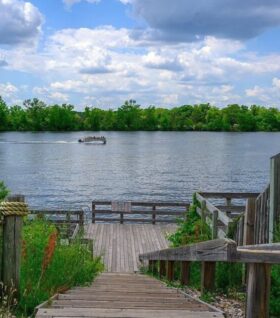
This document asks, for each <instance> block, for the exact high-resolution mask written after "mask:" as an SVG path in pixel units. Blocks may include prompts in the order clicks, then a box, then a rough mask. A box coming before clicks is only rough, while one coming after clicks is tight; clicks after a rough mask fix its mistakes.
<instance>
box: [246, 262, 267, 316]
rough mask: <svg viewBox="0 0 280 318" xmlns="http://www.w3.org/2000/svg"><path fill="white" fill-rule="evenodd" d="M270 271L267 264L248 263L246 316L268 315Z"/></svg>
mask: <svg viewBox="0 0 280 318" xmlns="http://www.w3.org/2000/svg"><path fill="white" fill-rule="evenodd" d="M270 271H271V266H270V265H268V264H249V265H248V285H247V301H246V317H247V318H268V317H269V293H270Z"/></svg>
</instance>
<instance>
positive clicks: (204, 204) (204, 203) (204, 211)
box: [201, 200, 206, 223]
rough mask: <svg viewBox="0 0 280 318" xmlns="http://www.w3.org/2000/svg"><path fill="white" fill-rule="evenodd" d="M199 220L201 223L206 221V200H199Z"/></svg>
mask: <svg viewBox="0 0 280 318" xmlns="http://www.w3.org/2000/svg"><path fill="white" fill-rule="evenodd" d="M201 220H202V222H203V223H205V222H206V200H203V201H202V202H201Z"/></svg>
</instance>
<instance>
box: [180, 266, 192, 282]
mask: <svg viewBox="0 0 280 318" xmlns="http://www.w3.org/2000/svg"><path fill="white" fill-rule="evenodd" d="M190 265H191V263H190V262H186V261H183V262H181V285H189V283H190Z"/></svg>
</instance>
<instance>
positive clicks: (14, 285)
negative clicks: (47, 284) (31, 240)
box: [0, 195, 28, 298]
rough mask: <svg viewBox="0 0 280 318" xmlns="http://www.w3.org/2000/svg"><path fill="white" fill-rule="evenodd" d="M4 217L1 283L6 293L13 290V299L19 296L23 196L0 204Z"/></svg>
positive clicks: (25, 207)
mask: <svg viewBox="0 0 280 318" xmlns="http://www.w3.org/2000/svg"><path fill="white" fill-rule="evenodd" d="M0 213H2V214H3V215H4V229H3V268H2V273H3V277H2V278H3V283H4V286H6V287H7V290H8V291H11V290H14V291H15V292H14V293H13V296H14V297H16V298H17V297H18V296H19V279H20V277H19V276H20V260H21V246H22V227H23V217H24V216H25V215H27V214H28V207H27V205H26V204H25V203H24V196H22V195H13V196H9V197H8V199H7V201H6V202H2V203H1V211H0Z"/></svg>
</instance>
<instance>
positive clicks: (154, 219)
mask: <svg viewBox="0 0 280 318" xmlns="http://www.w3.org/2000/svg"><path fill="white" fill-rule="evenodd" d="M152 223H153V224H156V206H155V205H153V214H152Z"/></svg>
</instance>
